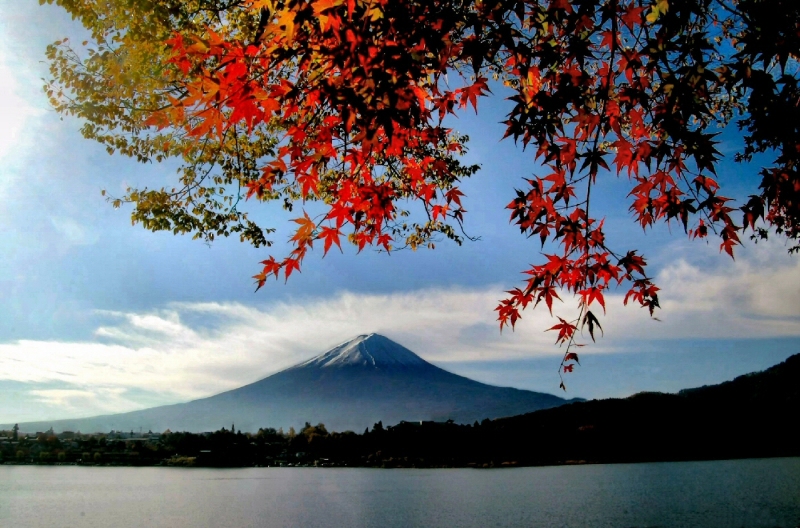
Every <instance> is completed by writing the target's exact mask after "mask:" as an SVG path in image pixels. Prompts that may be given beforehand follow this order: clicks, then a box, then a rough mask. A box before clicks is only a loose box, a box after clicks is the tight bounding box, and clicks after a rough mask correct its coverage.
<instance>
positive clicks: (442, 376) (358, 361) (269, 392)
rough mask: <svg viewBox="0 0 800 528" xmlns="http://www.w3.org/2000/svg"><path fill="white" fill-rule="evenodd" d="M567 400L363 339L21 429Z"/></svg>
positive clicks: (508, 407) (378, 339)
mask: <svg viewBox="0 0 800 528" xmlns="http://www.w3.org/2000/svg"><path fill="white" fill-rule="evenodd" d="M564 403H567V400H564V399H563V398H559V397H557V396H553V395H551V394H543V393H537V392H532V391H525V390H519V389H513V388H507V387H495V386H492V385H486V384H483V383H479V382H477V381H474V380H471V379H468V378H465V377H463V376H458V375H456V374H453V373H451V372H447V371H446V370H443V369H441V368H439V367H436V366H434V365H432V364H430V363H428V362H427V361H425V360H423V359H422V358H420V357H419V356H417V355H416V354H414V353H413V352H411V351H410V350H408V349H407V348H405V347H403V346H401V345H399V344H397V343H395V342H393V341H391V340H390V339H388V338H386V337H383V336H381V335H377V334H370V335H362V336H359V337H357V338H355V339H353V340H351V341H348V342H346V343H343V344H341V345H339V346H337V347H335V348H333V349H331V350H329V351H328V352H326V353H324V354H321V355H319V356H317V357H314V358H312V359H310V360H308V361H305V362H303V363H300V364H298V365H295V366H294V367H291V368H289V369H286V370H284V371H281V372H278V373H277V374H273V375H272V376H269V377H267V378H264V379H262V380H260V381H257V382H255V383H252V384H250V385H246V386H244V387H241V388H238V389H234V390H231V391H228V392H224V393H222V394H217V395H215V396H211V397H209V398H203V399H200V400H195V401H191V402H188V403H182V404H176V405H169V406H163V407H155V408H152V409H145V410H141V411H134V412H129V413H124V414H115V415H107V416H98V417H93V418H84V419H75V420H60V421H53V422H37V423H28V424H21V425H20V427H21V428H22V429H23V430H25V431H30V430H45V429H48V428H49V427H51V426H52V427H53V428H54V429H55V430H56V431H60V430H80V431H83V432H90V431H108V430H111V429H115V430H130V429H135V430H138V429H139V428H140V427H141V428H142V429H143V430H152V431H163V430H165V429H171V430H173V431H182V430H185V431H211V430H217V429H219V428H221V427H223V426H225V427H228V426H229V424H230V423H232V422H233V423H234V424H235V425H236V427H237V429H241V430H243V431H255V430H257V429H258V428H259V427H276V428H277V427H284V428H288V427H289V426H295V427H297V426H301V425H302V424H303V423H304V422H306V421H308V422H312V423H317V422H322V423H325V424H326V426H327V427H328V429H329V430H337V431H344V430H348V429H349V430H355V431H361V430H363V429H364V428H366V427H369V426H371V425H373V424H374V423H376V422H378V421H383V422H385V423H387V424H390V423H397V422H399V421H401V420H409V421H418V420H438V421H443V420H447V419H452V420H454V421H456V422H462V423H465V422H472V421H474V420H482V419H484V418H499V417H502V416H513V415H516V414H521V413H526V412H531V411H535V410H538V409H546V408H550V407H555V406H558V405H562V404H564Z"/></svg>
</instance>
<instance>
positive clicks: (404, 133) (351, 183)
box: [40, 0, 800, 372]
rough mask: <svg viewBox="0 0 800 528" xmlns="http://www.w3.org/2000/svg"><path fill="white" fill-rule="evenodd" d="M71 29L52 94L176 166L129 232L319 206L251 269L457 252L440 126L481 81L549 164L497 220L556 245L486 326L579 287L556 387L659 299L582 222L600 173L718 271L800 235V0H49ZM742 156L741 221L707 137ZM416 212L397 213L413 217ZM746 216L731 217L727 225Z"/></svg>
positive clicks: (456, 151)
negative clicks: (619, 294) (746, 181)
mask: <svg viewBox="0 0 800 528" xmlns="http://www.w3.org/2000/svg"><path fill="white" fill-rule="evenodd" d="M40 1H41V2H44V1H47V3H56V4H58V5H60V6H62V7H63V8H65V9H66V10H67V11H69V12H70V13H71V14H72V15H73V17H76V18H78V19H80V21H81V22H82V23H83V24H84V25H85V26H86V28H87V29H88V30H89V31H90V33H91V36H92V38H91V44H89V43H84V45H83V46H80V47H73V46H72V45H71V44H70V43H69V42H68V41H66V40H65V41H60V42H56V43H55V44H53V45H52V46H50V47H49V48H48V51H47V56H48V59H49V61H50V66H51V73H52V76H51V79H50V81H49V82H48V84H47V86H46V90H47V92H48V94H49V95H50V97H51V100H52V104H53V105H54V106H55V108H56V109H57V110H59V111H60V112H62V113H64V114H73V115H76V116H78V117H80V118H82V119H83V120H84V121H85V125H84V127H83V134H84V135H85V136H86V137H87V138H90V139H94V140H97V141H99V142H101V143H102V144H104V145H105V146H106V147H107V148H108V150H109V152H114V151H119V152H121V153H123V154H126V155H128V156H132V157H135V158H137V159H139V160H140V161H150V160H156V161H161V160H164V159H167V158H178V159H180V160H181V162H182V165H181V169H180V171H179V175H178V180H179V183H178V184H177V185H176V186H175V188H163V189H131V190H130V191H129V192H128V194H127V195H125V196H123V197H121V198H118V199H114V203H115V205H120V204H121V203H122V202H132V203H133V204H134V209H133V220H134V221H135V222H141V223H142V224H143V225H144V227H146V228H148V229H151V230H165V229H169V230H172V231H174V232H175V233H193V234H194V236H196V237H201V238H205V239H207V240H212V239H213V238H214V237H215V236H220V235H225V236H227V235H229V234H230V233H238V234H239V235H240V237H241V238H242V240H247V241H249V242H250V243H252V244H254V245H255V246H261V245H269V244H270V242H269V241H268V240H267V238H266V235H267V234H268V233H269V232H270V229H268V228H265V227H263V226H259V225H256V224H255V223H254V222H253V221H251V220H250V219H248V217H247V215H246V213H243V212H240V209H239V208H238V207H239V204H240V202H241V200H242V199H251V200H258V201H279V202H282V204H283V206H284V207H285V208H287V209H289V210H291V209H292V207H293V204H295V203H297V202H306V201H317V202H320V203H321V204H323V205H324V211H325V212H324V213H322V214H321V215H319V216H318V217H314V218H312V217H310V216H309V215H308V214H307V213H305V212H304V213H303V215H302V216H299V217H298V218H296V219H295V220H294V222H296V223H297V225H298V227H297V229H296V232H295V234H294V236H293V237H292V239H291V241H292V244H293V250H292V251H291V253H290V254H289V255H288V256H285V257H282V258H278V259H276V258H275V257H270V258H268V259H267V260H265V261H264V262H263V263H262V264H263V269H262V270H261V272H260V273H258V274H257V275H256V276H255V279H256V281H257V284H258V286H259V287H261V286H262V285H263V284H264V283H265V281H266V280H267V279H268V278H270V277H276V278H277V277H279V276H280V275H283V276H284V277H286V278H287V279H288V277H289V276H290V275H291V274H292V273H293V271H295V270H299V269H300V266H301V264H302V262H303V259H304V258H305V256H306V254H307V252H308V250H309V249H311V248H312V246H313V244H314V242H317V241H319V242H321V244H322V245H323V252H324V253H327V252H328V250H329V249H330V248H331V247H332V246H333V245H337V246H339V247H341V245H340V244H341V240H342V238H345V239H346V240H348V241H349V242H351V243H353V244H355V245H356V246H357V247H358V249H359V251H360V250H362V249H363V248H365V247H367V246H377V247H379V248H382V249H384V250H391V249H393V248H396V247H398V246H409V247H411V248H416V247H419V246H424V245H433V241H434V238H435V237H437V236H442V235H444V236H446V237H448V238H450V239H453V240H455V241H457V242H459V243H460V242H461V240H462V238H463V236H464V235H463V230H459V228H460V227H461V226H462V222H463V220H464V213H465V210H464V208H463V206H462V197H463V194H462V193H461V191H460V190H459V188H458V183H459V181H461V180H462V179H464V178H466V177H469V176H471V175H472V174H474V173H475V172H476V171H477V170H478V168H477V167H476V166H468V165H464V164H462V163H461V161H460V160H459V156H460V155H461V154H463V153H464V152H465V143H466V141H467V138H466V137H464V136H461V135H459V134H458V133H456V132H454V131H452V130H449V129H446V128H445V127H443V126H442V121H443V119H444V118H445V117H446V116H447V115H448V114H451V113H455V112H457V111H459V110H461V109H464V108H467V107H473V108H474V110H475V111H477V110H478V104H479V100H480V98H481V97H484V96H488V95H489V94H490V89H489V83H490V82H491V81H490V79H492V80H494V81H497V82H502V83H504V84H505V85H506V86H507V87H508V88H509V89H510V90H511V91H512V96H511V97H510V99H511V101H512V102H513V108H512V110H511V112H510V113H509V115H508V116H507V120H506V122H505V123H506V126H507V131H506V136H507V137H511V138H513V140H514V141H516V142H518V143H520V144H521V145H522V146H523V147H527V146H531V147H532V149H534V150H535V157H536V159H537V160H539V161H540V163H541V164H542V166H543V168H542V170H541V171H539V172H538V173H537V174H536V175H534V176H532V177H531V178H529V179H526V180H524V182H525V185H524V188H523V189H519V190H517V191H516V193H515V194H514V195H513V196H512V200H511V202H510V203H509V205H508V209H509V210H510V214H511V220H512V222H513V223H515V224H516V225H517V227H518V228H519V229H520V231H521V232H522V233H523V234H524V235H526V236H527V237H536V238H537V239H539V240H540V241H541V243H542V244H543V245H544V244H545V243H546V242H548V241H549V242H554V243H555V244H554V245H555V247H557V248H558V249H557V251H556V252H555V253H553V254H547V255H546V259H545V260H546V261H545V262H543V263H542V264H539V265H535V266H532V267H531V268H530V269H529V270H526V271H525V273H526V274H527V275H528V279H527V280H526V281H525V283H524V284H523V285H522V286H521V287H519V288H514V289H512V290H510V291H509V292H508V294H509V296H508V298H506V299H504V300H502V301H501V302H500V304H499V306H498V307H497V311H498V315H499V321H500V327H501V329H502V327H503V326H505V325H511V326H512V327H513V325H514V323H515V322H516V321H517V319H518V318H519V317H520V312H521V310H523V309H524V308H526V307H528V306H536V305H538V304H539V303H540V302H541V301H544V303H545V305H546V306H547V308H548V309H549V310H550V312H551V313H552V311H553V300H554V299H558V298H559V294H563V293H564V292H570V293H572V294H575V295H576V296H577V297H578V302H579V315H578V316H577V317H576V318H571V317H568V318H562V317H558V321H559V322H558V324H556V325H555V326H554V327H553V328H552V330H554V331H557V335H558V337H557V342H558V343H560V344H566V345H567V347H566V351H565V355H564V361H563V362H562V367H563V369H562V370H563V371H565V372H568V371H570V370H572V365H573V363H574V362H576V361H577V355H576V354H575V352H574V349H572V348H571V347H572V346H573V345H575V344H576V343H575V338H576V330H577V329H578V328H579V327H583V326H588V330H589V333H590V335H591V337H592V339H594V330H595V329H596V328H599V321H598V318H597V317H596V316H595V314H594V313H593V312H592V311H591V309H596V307H597V306H598V305H599V306H600V307H602V308H603V309H605V299H604V293H605V292H606V291H607V290H608V289H609V288H610V287H612V286H617V285H620V284H624V285H625V287H626V288H627V290H628V291H627V295H626V297H625V302H626V303H627V302H628V301H634V302H636V303H638V304H639V305H641V306H643V307H645V308H647V309H648V310H649V311H650V313H651V314H652V313H653V310H654V309H655V308H656V307H658V288H657V286H656V285H655V284H653V282H652V280H651V278H650V277H649V276H648V274H647V271H646V269H647V268H646V261H645V259H644V258H643V257H642V256H641V255H639V254H638V253H637V251H636V250H635V249H625V250H621V251H620V250H618V249H616V250H615V249H611V248H609V247H607V245H606V242H605V235H604V232H603V221H602V219H599V218H597V217H596V216H595V213H594V211H592V212H591V213H590V205H591V196H592V188H593V186H594V185H595V184H596V181H597V178H598V177H610V176H614V175H617V176H619V175H621V176H623V177H626V178H628V179H629V181H630V182H631V191H630V194H629V197H630V211H631V213H632V215H633V217H634V219H635V221H636V222H637V223H639V224H640V225H641V226H642V228H644V229H647V228H649V227H650V226H652V225H654V224H655V223H657V222H668V223H670V222H673V223H677V224H678V225H680V226H681V227H682V228H683V229H684V230H685V231H686V232H687V234H688V235H689V236H690V237H691V238H706V237H708V236H710V235H712V234H715V235H716V236H718V237H720V241H721V246H720V247H721V250H724V251H725V252H726V253H728V254H730V255H731V256H733V250H734V247H735V245H737V244H738V243H739V242H740V238H741V236H742V235H743V233H745V232H746V231H748V230H749V231H750V232H751V236H753V237H761V238H765V237H767V236H768V235H769V233H770V231H771V230H772V231H774V232H777V233H778V234H780V235H783V236H786V237H788V238H789V239H790V240H791V241H792V242H793V246H792V248H791V250H790V251H796V250H798V248H800V246H798V245H797V244H796V242H797V240H798V238H799V237H800V204H798V198H800V176H799V175H798V162H800V129H799V128H798V127H800V86H798V81H799V80H800V69H798V56H800V4H798V3H797V2H795V1H793V0H769V1H767V0H551V1H545V0H497V1H494V2H485V1H476V0H455V1H453V0H167V1H158V2H157V1H151V0H117V1H113V2H109V1H106V0H40ZM732 121H735V123H736V125H737V126H738V127H739V129H740V130H741V132H742V135H743V138H744V142H743V148H742V150H741V152H739V153H738V154H737V156H736V159H737V160H740V161H745V160H751V159H752V158H753V157H754V156H755V155H757V154H761V153H768V154H772V155H773V156H774V158H773V162H772V164H771V165H770V166H768V167H764V168H763V169H762V170H761V172H760V177H761V184H760V186H759V189H758V191H757V192H756V193H754V194H753V195H752V196H751V197H750V198H749V200H748V201H747V202H746V203H745V204H743V205H741V206H740V207H739V208H738V209H737V208H736V206H735V205H734V204H733V203H732V202H731V200H730V199H729V198H726V197H724V196H722V195H720V194H719V192H718V191H719V184H718V183H717V181H716V179H715V177H716V171H715V168H716V166H717V164H718V161H719V159H720V156H721V155H720V152H719V151H718V150H717V148H716V144H717V141H716V140H715V137H716V136H717V135H718V132H717V131H716V130H717V128H718V127H719V126H724V125H726V124H728V123H730V122H732ZM415 202H416V203H419V204H421V205H422V209H424V211H423V212H421V214H420V215H415V214H412V213H411V212H410V211H409V210H408V209H405V208H403V207H406V205H405V204H411V203H415ZM737 220H738V223H737Z"/></svg>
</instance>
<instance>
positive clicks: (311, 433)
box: [0, 354, 800, 467]
mask: <svg viewBox="0 0 800 528" xmlns="http://www.w3.org/2000/svg"><path fill="white" fill-rule="evenodd" d="M799 403H800V354H798V355H795V356H792V357H790V358H788V359H787V360H786V361H785V362H783V363H781V364H779V365H776V366H774V367H772V368H770V369H768V370H766V371H764V372H760V373H755V374H748V375H746V376H741V377H739V378H736V379H735V380H733V381H730V382H726V383H723V384H720V385H714V386H709V387H701V388H697V389H688V390H684V391H681V392H679V393H678V394H661V393H640V394H636V395H634V396H631V397H629V398H624V399H607V400H593V401H588V402H579V403H572V404H568V405H564V406H561V407H556V408H552V409H547V410H542V411H537V412H534V413H530V414H525V415H521V416H514V417H510V418H501V419H496V420H483V421H482V422H480V423H479V422H475V423H473V424H471V425H468V424H456V423H453V422H452V421H449V422H401V423H399V424H396V425H393V426H388V427H384V425H383V424H382V423H380V422H379V423H377V424H375V425H374V426H373V427H372V428H371V429H368V430H365V431H364V432H363V433H361V434H358V433H355V432H352V431H347V432H342V433H337V432H329V431H327V429H326V428H325V426H324V425H323V424H317V425H311V424H308V423H307V424H306V426H305V427H303V428H302V429H301V430H299V431H295V430H294V429H290V430H289V431H287V432H284V431H282V430H276V429H272V428H263V429H259V430H258V432H256V433H242V432H241V431H235V429H234V428H235V425H232V426H231V429H225V428H223V429H220V430H219V431H216V432H213V433H201V434H195V433H186V432H174V433H173V432H170V431H165V432H163V433H152V432H148V433H136V432H133V431H131V432H112V433H108V434H91V435H85V434H79V433H69V432H65V433H61V434H59V435H56V434H53V433H52V431H49V432H44V433H36V434H23V433H20V432H18V431H17V430H12V431H5V432H0V457H2V459H0V460H2V462H4V463H12V464H14V463H23V464H31V463H38V464H57V463H66V464H102V465H105V464H111V465H185V466H211V467H240V466H348V467H503V466H527V465H553V464H571V463H615V462H649V461H673V460H711V459H727V458H750V457H776V456H800V442H798V438H797V433H796V428H797V424H796V421H797V416H800V406H799V405H798V404H799Z"/></svg>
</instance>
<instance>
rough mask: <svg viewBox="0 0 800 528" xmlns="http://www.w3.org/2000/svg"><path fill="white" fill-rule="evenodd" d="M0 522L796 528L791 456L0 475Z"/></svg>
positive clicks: (26, 470)
mask: <svg viewBox="0 0 800 528" xmlns="http://www.w3.org/2000/svg"><path fill="white" fill-rule="evenodd" d="M0 526H9V527H12V526H13V527H39V526H41V527H47V528H52V527H69V526H72V527H94V526H97V527H103V528H107V527H127V526H131V527H134V526H135V527H148V528H152V527H170V528H179V527H192V528H195V527H248V526H253V527H256V526H258V527H284V526H285V527H291V526H302V527H326V528H330V527H340V526H341V527H380V528H391V527H409V526H419V527H428V526H448V527H450V526H464V527H473V526H474V527H490V526H526V527H527V526H581V527H583V526H591V527H602V526H608V527H633V526H669V527H679V526H687V527H689V526H691V527H706V526H707V527H715V526H719V527H750V526H765V527H766V526H769V527H774V526H782V527H789V528H795V527H797V526H800V458H776V459H756V460H727V461H712V462H668V463H653V464H617V465H586V466H560V467H537V468H513V469H488V470H475V469H392V470H382V469H347V468H320V469H315V468H247V469H205V468H183V469H182V468H161V467H158V468H133V467H78V466H0Z"/></svg>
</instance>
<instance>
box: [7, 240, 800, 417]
mask: <svg viewBox="0 0 800 528" xmlns="http://www.w3.org/2000/svg"><path fill="white" fill-rule="evenodd" d="M759 251H760V250H759ZM773 255H774V253H773ZM657 282H658V283H659V285H660V286H661V287H662V306H663V309H662V310H661V311H660V312H659V313H658V317H659V319H660V320H661V322H658V321H653V320H651V319H650V318H649V317H648V316H647V314H646V312H645V311H644V310H642V309H639V308H636V307H628V308H623V307H622V295H619V294H616V295H613V296H610V297H609V298H608V299H607V305H608V307H609V313H608V316H607V317H605V318H603V319H602V322H603V326H604V328H605V337H604V338H602V339H600V340H598V343H597V344H596V345H592V346H590V347H587V348H586V349H584V350H583V352H582V353H584V354H585V353H598V352H610V351H629V350H630V346H631V340H633V342H634V343H635V342H636V340H639V339H640V340H642V341H645V340H648V339H677V338H682V339H685V338H752V337H781V336H784V337H785V336H800V324H798V322H800V303H798V299H800V260H798V259H790V260H785V261H783V260H780V261H777V262H776V261H775V260H764V259H763V258H761V257H760V256H759V254H758V253H756V254H754V255H751V256H750V257H749V258H747V259H743V260H741V261H737V262H731V263H729V264H727V265H723V266H722V267H721V268H719V269H717V270H715V271H707V270H704V269H702V268H700V267H698V266H696V265H693V264H690V263H689V262H688V261H687V260H685V259H680V260H678V261H676V262H675V263H674V264H672V265H670V266H668V267H666V268H665V269H664V270H663V271H662V272H661V273H660V274H659V275H658V277H657ZM501 295H502V293H501V290H500V289H499V288H485V289H480V290H466V289H440V290H420V291H414V292H407V293H394V294H356V293H342V294H340V295H338V296H335V297H333V298H329V299H307V300H300V301H296V302H288V303H276V304H273V305H270V306H268V307H260V308H259V307H252V306H245V305H242V304H236V303H176V304H172V305H169V306H167V307H166V308H164V309H161V310H157V311H152V312H147V313H116V312H114V313H112V312H106V313H104V314H103V315H105V316H109V317H112V318H113V322H112V324H106V325H104V326H101V327H99V328H97V330H96V332H95V334H96V339H94V340H92V341H90V342H84V343H65V342H57V341H33V340H22V341H17V342H12V343H7V344H0V380H3V379H5V380H13V381H18V382H29V383H48V382H61V383H69V384H70V385H71V386H72V387H73V388H75V387H77V392H74V391H72V392H68V391H60V390H42V391H38V392H36V393H35V394H33V396H34V397H35V398H38V399H40V400H43V401H46V402H47V403H48V404H49V405H56V406H58V405H61V406H62V407H64V408H65V409H79V408H80V407H81V405H83V404H81V403H80V402H81V401H84V403H85V405H86V407H91V408H92V409H95V408H99V407H98V404H97V402H98V401H102V402H105V403H104V404H103V405H105V404H106V403H107V406H105V407H102V408H103V410H107V411H108V412H111V411H112V410H116V411H121V410H130V409H131V408H132V406H134V405H135V403H132V402H133V400H132V399H131V398H130V397H129V396H128V395H126V394H125V393H124V391H125V390H128V389H136V390H137V391H140V392H142V393H147V394H149V395H151V396H152V395H160V396H159V397H160V398H161V399H162V401H163V402H174V401H179V400H187V399H191V398H197V397H201V396H206V395H210V394H213V393H217V392H221V391H224V390H227V389H231V388H235V387H239V386H241V385H244V384H246V383H250V382H253V381H256V380H258V379H260V378H262V377H265V376H267V375H269V374H271V373H274V372H277V371H279V370H281V369H283V368H286V367H288V366H290V365H292V364H295V363H297V362H300V361H303V360H305V359H307V358H309V357H311V356H313V355H315V354H318V353H321V352H323V351H325V350H327V349H328V348H330V347H332V346H335V345H336V344H338V343H339V342H342V341H344V340H346V339H349V338H352V337H354V336H356V335H358V334H361V333H367V332H378V333H383V334H385V335H387V336H388V337H390V338H392V339H394V340H396V341H398V342H400V343H401V344H403V345H405V346H407V347H408V348H410V349H411V350H413V351H415V352H417V353H419V354H420V355H421V356H422V357H424V358H426V359H428V360H430V361H433V362H435V363H439V364H441V365H443V366H446V364H447V363H448V362H451V361H452V362H456V361H459V362H464V361H477V362H480V361H501V360H508V359H518V358H530V357H536V356H545V355H555V354H559V353H560V352H561V351H562V350H561V349H558V348H556V347H555V346H553V341H554V339H555V335H553V333H552V332H544V331H543V330H544V329H546V328H547V327H548V326H551V325H552V324H553V320H552V319H551V318H550V317H549V316H548V315H547V313H546V311H544V310H537V312H535V313H534V312H527V313H524V314H523V319H522V320H521V321H520V323H518V325H517V330H516V332H513V333H512V332H510V331H505V332H504V333H503V334H500V333H499V331H498V329H497V326H496V324H495V323H494V319H495V313H494V312H493V308H494V306H495V305H496V302H497V299H498V298H499V297H500V296H501ZM572 306H574V303H573V302H572V301H569V302H568V303H566V304H564V305H563V306H561V307H558V310H561V313H562V315H566V314H567V312H568V311H569V309H571V307H572ZM584 340H585V341H588V336H586V339H584ZM90 401H93V402H94V403H91V405H90V404H89V403H90ZM149 404H152V398H151V399H150V401H149Z"/></svg>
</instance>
